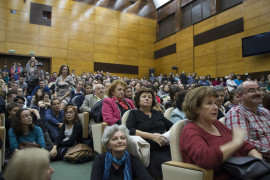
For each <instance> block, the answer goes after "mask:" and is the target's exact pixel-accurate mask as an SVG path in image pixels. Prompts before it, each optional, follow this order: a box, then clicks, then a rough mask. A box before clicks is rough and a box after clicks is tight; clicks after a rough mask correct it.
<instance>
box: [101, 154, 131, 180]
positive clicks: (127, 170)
mask: <svg viewBox="0 0 270 180" xmlns="http://www.w3.org/2000/svg"><path fill="white" fill-rule="evenodd" d="M112 163H115V164H117V165H118V166H121V165H123V164H124V165H125V167H124V170H123V171H124V180H132V172H131V163H130V155H129V153H128V152H127V151H125V152H124V155H123V156H122V158H121V159H119V160H118V159H116V158H115V157H113V155H112V153H111V152H106V157H105V167H104V172H103V180H109V178H110V170H111V166H112Z"/></svg>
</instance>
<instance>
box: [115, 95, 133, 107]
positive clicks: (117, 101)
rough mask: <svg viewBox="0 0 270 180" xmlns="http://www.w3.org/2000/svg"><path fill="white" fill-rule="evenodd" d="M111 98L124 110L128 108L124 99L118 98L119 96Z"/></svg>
mask: <svg viewBox="0 0 270 180" xmlns="http://www.w3.org/2000/svg"><path fill="white" fill-rule="evenodd" d="M113 100H114V102H115V103H116V104H117V103H118V104H119V105H120V106H121V107H122V108H123V109H125V110H129V109H130V108H129V106H128V104H127V102H126V101H125V99H120V98H116V97H113Z"/></svg>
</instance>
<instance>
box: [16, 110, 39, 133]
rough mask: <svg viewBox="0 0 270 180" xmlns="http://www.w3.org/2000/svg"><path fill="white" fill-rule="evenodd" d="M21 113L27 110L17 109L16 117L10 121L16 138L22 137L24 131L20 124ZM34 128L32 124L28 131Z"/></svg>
mask: <svg viewBox="0 0 270 180" xmlns="http://www.w3.org/2000/svg"><path fill="white" fill-rule="evenodd" d="M23 111H29V109H26V108H22V109H19V110H18V111H17V113H16V117H15V118H14V119H13V120H12V128H13V130H14V133H15V135H16V136H17V137H19V136H23V134H24V131H23V124H22V119H21V114H22V112H23ZM32 119H33V117H32ZM33 128H34V123H33V122H32V124H31V125H29V129H30V131H32V130H33Z"/></svg>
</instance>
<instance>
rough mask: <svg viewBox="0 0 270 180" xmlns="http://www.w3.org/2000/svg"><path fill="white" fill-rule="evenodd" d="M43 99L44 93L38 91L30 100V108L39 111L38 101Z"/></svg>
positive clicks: (40, 90)
mask: <svg viewBox="0 0 270 180" xmlns="http://www.w3.org/2000/svg"><path fill="white" fill-rule="evenodd" d="M43 98H44V91H43V90H42V89H38V90H37V92H36V94H35V95H34V96H33V98H32V100H31V104H30V108H33V109H37V110H40V106H39V101H41V100H43Z"/></svg>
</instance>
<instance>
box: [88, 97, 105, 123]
mask: <svg viewBox="0 0 270 180" xmlns="http://www.w3.org/2000/svg"><path fill="white" fill-rule="evenodd" d="M102 103H103V100H100V101H98V102H97V103H96V104H95V105H94V106H93V107H92V109H91V112H90V117H92V118H93V119H94V121H95V122H96V123H101V122H103V117H102Z"/></svg>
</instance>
